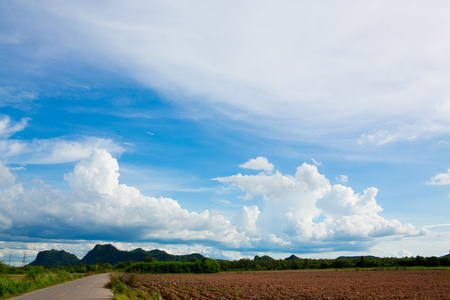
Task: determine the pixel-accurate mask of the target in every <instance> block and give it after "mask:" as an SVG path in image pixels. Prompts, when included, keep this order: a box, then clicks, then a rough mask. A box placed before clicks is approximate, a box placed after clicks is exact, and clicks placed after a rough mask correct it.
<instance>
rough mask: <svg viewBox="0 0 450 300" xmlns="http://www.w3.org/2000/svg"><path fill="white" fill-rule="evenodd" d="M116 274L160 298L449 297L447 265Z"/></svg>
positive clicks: (136, 287)
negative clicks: (371, 268)
mask: <svg viewBox="0 0 450 300" xmlns="http://www.w3.org/2000/svg"><path fill="white" fill-rule="evenodd" d="M119 277H120V278H121V280H122V281H123V282H125V283H126V284H127V285H128V287H129V288H128V291H132V289H133V290H134V291H135V294H136V293H137V291H138V290H139V291H140V292H145V293H146V294H147V295H149V294H159V295H160V296H161V297H162V298H163V299H450V270H448V269H447V270H445V269H444V270H436V269H434V270H432V269H428V270H418V269H417V270H413V269H408V270H395V269H391V270H386V269H384V270H377V269H373V270H359V269H352V270H292V271H262V272H222V273H219V274H121V275H119ZM130 287H132V289H130ZM131 294H132V292H131ZM131 294H129V295H130V296H131ZM159 295H158V296H159Z"/></svg>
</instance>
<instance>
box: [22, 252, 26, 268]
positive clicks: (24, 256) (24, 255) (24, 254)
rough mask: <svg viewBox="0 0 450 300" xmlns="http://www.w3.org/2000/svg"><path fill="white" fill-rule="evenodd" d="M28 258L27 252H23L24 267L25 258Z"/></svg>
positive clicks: (23, 265) (23, 263) (23, 264)
mask: <svg viewBox="0 0 450 300" xmlns="http://www.w3.org/2000/svg"><path fill="white" fill-rule="evenodd" d="M26 259H27V253H26V252H23V260H22V267H25V260H26Z"/></svg>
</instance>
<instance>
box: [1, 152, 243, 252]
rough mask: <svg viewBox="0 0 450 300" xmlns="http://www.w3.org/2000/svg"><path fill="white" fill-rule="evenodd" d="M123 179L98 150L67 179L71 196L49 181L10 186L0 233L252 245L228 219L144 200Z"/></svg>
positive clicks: (166, 202) (112, 162)
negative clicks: (48, 182) (27, 187)
mask: <svg viewBox="0 0 450 300" xmlns="http://www.w3.org/2000/svg"><path fill="white" fill-rule="evenodd" d="M2 173H5V172H2ZM118 178H119V165H118V163H117V160H116V159H114V158H113V157H112V156H111V155H110V154H109V153H108V152H107V151H106V150H97V149H94V150H93V152H92V154H91V155H90V156H89V157H88V158H86V159H82V160H81V161H80V162H79V163H78V164H77V165H76V166H75V167H74V170H73V172H70V173H68V174H66V175H65V179H66V180H67V181H68V183H69V185H70V187H71V188H72V193H71V194H70V195H66V194H63V193H61V192H59V191H57V190H53V189H52V188H51V187H50V186H48V185H45V184H44V183H39V182H37V183H36V186H35V187H34V188H31V189H26V188H24V187H23V186H22V184H12V183H11V182H9V183H10V185H9V186H7V187H6V188H5V189H4V190H1V191H0V208H1V209H0V229H1V230H2V231H3V232H4V233H5V234H10V235H12V236H16V237H20V236H30V235H31V236H35V237H39V238H51V239H57V238H63V237H64V238H67V239H73V238H86V239H106V240H111V239H112V240H124V241H139V240H144V241H145V240H147V241H170V242H173V241H185V242H186V241H198V242H201V243H205V242H209V243H219V244H221V245H223V247H240V246H243V245H246V244H247V239H246V236H245V233H240V232H238V231H237V230H236V228H235V227H234V226H233V225H232V224H231V223H230V222H229V221H228V220H227V219H226V218H224V217H223V216H222V215H220V214H217V213H215V212H210V211H208V210H205V211H203V212H201V213H197V212H189V211H188V210H186V209H183V208H182V207H181V206H180V205H179V203H178V202H177V201H175V200H173V199H170V198H154V197H147V196H144V195H142V194H141V193H140V192H139V190H137V189H136V188H134V187H131V186H127V185H125V184H120V183H119V179H118Z"/></svg>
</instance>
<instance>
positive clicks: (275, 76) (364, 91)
mask: <svg viewBox="0 0 450 300" xmlns="http://www.w3.org/2000/svg"><path fill="white" fill-rule="evenodd" d="M29 4H30V3H28V2H26V1H25V2H18V4H16V6H15V7H14V6H13V8H14V9H16V10H17V11H18V12H19V13H17V14H16V15H18V16H19V17H22V18H30V19H33V20H34V22H33V27H31V26H30V24H29V22H23V23H24V24H25V25H26V24H28V26H30V28H29V29H30V31H29V32H28V33H27V31H24V32H22V35H24V36H25V37H24V38H23V39H22V40H23V43H25V42H26V41H27V38H26V37H27V34H28V35H31V34H34V35H38V36H42V37H43V38H42V42H39V40H33V43H35V44H36V47H37V49H39V51H37V53H40V54H41V55H43V56H44V57H46V58H47V59H48V58H50V57H56V58H57V59H60V60H64V59H69V57H71V55H72V54H73V53H74V52H77V53H78V54H77V56H76V57H77V59H80V60H83V61H85V62H87V63H93V62H94V61H95V64H96V66H97V67H99V68H104V69H108V70H118V69H120V70H121V71H120V72H121V74H122V75H124V76H128V77H129V78H133V79H135V80H137V81H139V82H140V83H142V84H143V85H145V86H147V87H150V88H152V89H155V90H157V91H158V92H160V93H162V94H164V95H166V96H167V97H166V98H167V100H168V101H173V102H174V103H177V104H178V105H181V106H184V107H185V108H186V112H189V111H191V112H192V116H195V117H198V116H199V115H202V116H210V117H211V116H212V115H214V116H217V115H221V116H226V118H228V119H232V120H237V121H239V122H243V123H245V124H251V125H254V126H263V127H267V128H270V129H271V130H273V131H271V132H272V133H271V134H272V135H274V136H280V134H282V135H283V136H285V137H288V136H292V135H294V136H298V135H300V136H302V138H303V139H309V140H312V141H315V142H320V141H321V138H320V137H323V136H326V135H328V134H340V135H343V136H345V137H349V138H350V139H351V142H352V144H355V143H358V141H359V142H360V144H364V143H369V144H373V145H384V144H387V143H393V142H396V141H399V140H400V141H404V140H411V139H417V138H421V137H427V136H429V135H433V134H438V135H442V134H445V133H448V132H450V122H449V121H448V118H447V117H446V116H447V115H448V114H446V113H445V111H446V110H448V107H450V105H449V100H448V94H449V87H448V84H447V83H448V81H449V80H450V78H449V75H448V72H446V70H448V67H449V66H450V59H449V58H448V55H447V53H448V52H449V51H450V42H449V41H448V39H447V38H446V32H448V31H449V30H450V21H449V20H448V18H447V15H446V14H445V11H446V10H445V9H443V8H444V7H448V3H447V2H445V1H439V2H437V3H436V2H435V3H434V4H433V5H425V4H423V3H422V2H420V1H414V2H412V3H411V5H409V6H408V7H407V8H405V7H404V6H402V5H398V4H396V3H392V2H391V1H381V2H376V3H371V4H369V5H367V4H366V5H355V3H354V2H351V1H339V2H336V3H334V4H332V5H330V4H329V3H328V4H323V3H312V2H300V3H299V2H295V1H287V2H284V3H283V4H277V5H273V4H271V3H269V2H265V3H261V2H253V1H250V2H246V4H242V3H239V4H238V3H235V2H233V1H232V2H228V1H219V2H214V3H210V2H206V1H201V2H199V3H197V5H196V6H195V7H193V6H190V5H180V4H179V3H177V4H176V5H174V3H173V2H170V1H169V2H158V1H157V2H151V3H149V2H145V1H135V2H133V3H131V4H130V3H127V4H126V5H124V4H122V3H120V2H113V3H111V2H108V7H109V9H108V10H105V9H104V7H105V5H106V4H105V2H103V1H99V2H96V3H94V4H93V3H91V2H89V3H88V2H85V1H77V2H74V3H56V2H48V3H46V2H39V3H33V4H32V5H29ZM236 5H238V6H239V9H235V8H236ZM9 9H11V8H10V7H9ZM219 12H220V13H219ZM349 12H352V13H349ZM312 16H314V17H312ZM267 19H270V20H271V22H270V25H269V24H268V23H267ZM418 19H420V22H417V20H418ZM49 20H51V22H52V24H59V25H60V26H55V25H53V27H57V28H58V31H54V32H53V34H52V35H51V37H49V36H48V35H44V33H45V32H46V30H48V22H50V21H49ZM168 20H170V21H168ZM25 25H24V26H25ZM69 32H70V34H68V33H69ZM55 43H58V45H59V47H58V48H57V49H52V47H51V46H52V45H54V44H55ZM78 50H80V51H78ZM41 61H45V59H44V60H42V58H41ZM192 104H195V106H194V105H192ZM205 110H206V111H207V112H208V113H200V112H202V111H203V112H204V111H205ZM261 118H264V122H263V124H262V123H261V122H260V121H261ZM380 124H384V126H385V127H383V129H377V128H380ZM404 124H411V125H412V128H417V130H415V132H413V133H412V134H411V132H409V133H408V132H407V131H405V130H404ZM243 128H246V127H245V126H244V127H243ZM347 143H348V141H347Z"/></svg>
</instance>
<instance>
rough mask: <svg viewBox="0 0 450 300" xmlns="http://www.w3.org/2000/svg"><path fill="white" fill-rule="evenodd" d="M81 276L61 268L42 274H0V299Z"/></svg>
mask: <svg viewBox="0 0 450 300" xmlns="http://www.w3.org/2000/svg"><path fill="white" fill-rule="evenodd" d="M81 277H82V276H81V275H80V274H71V273H69V272H66V271H61V270H58V271H54V272H45V273H42V274H37V273H32V272H31V273H29V274H27V275H0V299H5V298H10V297H15V296H18V295H21V294H25V293H28V292H31V291H35V290H39V289H42V288H45V287H49V286H52V285H56V284H59V283H63V282H66V281H71V280H74V279H78V278H81Z"/></svg>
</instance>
